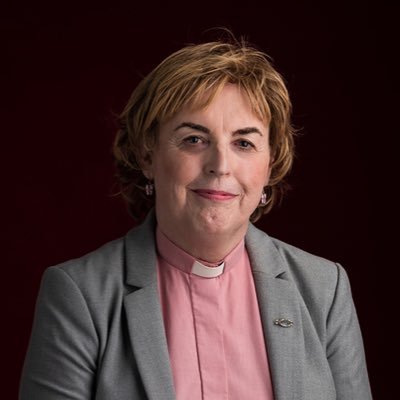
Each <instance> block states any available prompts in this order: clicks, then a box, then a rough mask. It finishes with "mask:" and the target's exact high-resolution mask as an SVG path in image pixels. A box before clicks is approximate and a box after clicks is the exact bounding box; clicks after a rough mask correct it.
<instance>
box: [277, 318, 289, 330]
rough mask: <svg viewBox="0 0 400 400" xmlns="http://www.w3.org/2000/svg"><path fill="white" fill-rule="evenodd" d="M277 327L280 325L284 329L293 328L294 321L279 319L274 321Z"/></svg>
mask: <svg viewBox="0 0 400 400" xmlns="http://www.w3.org/2000/svg"><path fill="white" fill-rule="evenodd" d="M274 324H275V325H279V326H281V327H282V328H291V327H292V326H293V321H291V320H290V319H287V318H278V319H276V320H275V321H274Z"/></svg>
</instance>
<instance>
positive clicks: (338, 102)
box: [0, 0, 397, 399]
mask: <svg viewBox="0 0 400 400" xmlns="http://www.w3.org/2000/svg"><path fill="white" fill-rule="evenodd" d="M277 3H278V2H276V1H274V2H270V1H267V0H264V1H262V2H251V1H249V2H245V3H244V4H240V5H237V6H234V5H232V4H230V3H229V2H227V1H225V2H217V1H214V2H210V3H205V2H200V3H199V2H197V3H192V2H187V3H184V4H182V5H180V6H178V5H176V4H175V5H171V4H168V3H167V2H154V1H152V2H147V3H146V2H144V3H143V2H142V3H141V4H140V5H139V4H138V3H135V2H134V1H131V2H126V3H125V4H123V3H118V2H113V3H112V4H110V5H108V6H105V5H100V4H93V5H85V4H80V5H79V6H78V5H77V6H73V5H72V3H70V2H69V3H67V4H65V5H63V4H62V3H60V2H52V3H50V2H49V3H48V4H44V3H37V2H31V3H30V4H23V3H16V4H15V5H14V6H11V5H9V6H7V7H4V6H3V10H2V12H1V14H0V15H1V16H0V18H1V26H0V27H1V39H0V40H1V68H2V71H1V95H2V96H1V97H2V104H1V120H0V121H1V125H0V126H1V143H2V146H1V148H2V151H1V154H2V156H1V162H2V167H1V171H2V180H1V183H2V196H1V198H2V207H1V210H2V213H3V216H2V221H3V223H2V230H1V231H2V233H3V237H2V245H3V246H4V249H3V250H2V253H3V254H4V257H3V262H2V277H3V279H2V284H1V290H0V292H1V295H2V297H4V299H2V304H3V306H5V307H4V311H3V313H2V329H1V335H2V341H1V343H2V347H3V350H2V354H3V357H2V359H3V362H2V364H3V369H4V371H3V372H2V378H3V379H2V381H3V384H2V393H1V394H0V396H1V397H2V398H7V399H16V398H17V387H18V380H19V376H20V369H21V365H22V362H23V358H24V354H25V351H26V346H27V343H28V338H29V334H30V328H31V323H32V317H33V310H34V302H35V298H36V295H37V290H38V286H39V282H40V277H41V275H42V272H43V270H44V269H45V268H46V267H48V266H50V265H53V264H56V263H59V262H61V261H64V260H66V259H69V258H72V257H77V256H79V255H82V254H83V253H85V252H88V251H89V250H92V249H94V248H95V247H97V246H99V245H101V244H102V243H104V242H106V241H108V240H111V239H113V238H116V237H118V236H120V235H123V234H124V233H125V232H126V231H127V230H128V229H129V228H130V227H131V226H133V221H131V220H130V218H129V217H128V215H127V213H126V211H125V209H124V205H123V204H122V202H121V201H120V200H118V199H115V198H113V197H112V194H113V193H114V192H115V191H116V187H115V185H114V184H115V181H114V178H113V173H114V170H113V163H112V158H111V152H110V147H111V143H112V140H113V137H114V133H115V122H114V120H115V119H114V115H115V114H116V113H119V112H120V111H121V110H122V107H123V105H124V104H125V102H126V101H127V99H128V97H129V95H130V93H131V91H132V89H133V88H134V87H135V85H136V84H137V82H138V81H139V80H140V77H141V76H143V75H144V74H146V73H147V72H149V71H150V69H151V68H152V67H154V66H155V65H156V64H157V63H159V62H160V61H161V60H162V59H163V58H164V57H165V56H167V55H168V54H169V53H171V52H172V51H174V50H177V49H178V48H180V47H181V46H182V45H184V44H185V43H188V42H198V41H199V40H207V39H210V38H212V37H213V36H212V34H210V33H205V34H204V32H205V31H206V30H207V29H208V28H211V27H215V26H226V27H229V28H231V29H232V30H233V31H234V33H235V34H236V35H237V36H239V35H242V34H244V35H246V36H247V37H248V39H249V40H250V41H251V42H253V43H255V44H256V45H257V46H258V47H259V48H261V49H263V50H264V51H266V52H267V53H268V54H270V55H271V56H272V57H273V59H274V61H275V65H276V66H277V68H278V70H280V71H281V72H282V74H283V75H284V76H285V78H286V81H287V84H288V87H289V90H290V92H291V96H292V100H293V103H294V123H295V125H296V127H298V128H301V132H302V136H301V137H300V138H299V140H298V141H297V143H298V146H297V158H296V162H295V166H294V171H293V173H292V175H291V179H290V182H291V183H292V186H293V190H292V191H291V192H290V193H289V195H288V196H287V198H286V200H285V201H284V203H283V204H282V206H281V207H279V208H277V209H276V210H274V211H273V213H272V214H270V215H269V216H267V217H266V218H264V220H263V221H262V222H261V223H260V224H259V226H260V227H262V229H264V230H265V231H266V232H268V233H269V234H270V235H272V236H276V237H278V238H280V239H281V240H284V241H287V242H289V243H291V244H293V245H296V246H299V247H301V248H303V249H305V250H307V251H309V252H312V253H315V254H318V255H321V256H324V257H326V258H329V259H332V260H335V261H339V262H340V263H342V264H343V265H344V266H345V268H346V270H347V271H348V274H349V276H350V280H351V283H352V288H353V295H354V300H355V303H356V306H357V310H358V313H359V318H360V323H361V327H362V330H363V335H364V341H365V347H366V355H367V360H368V366H369V372H370V379H371V385H372V388H373V392H374V395H375V399H387V398H391V397H390V395H391V394H393V393H396V392H395V391H394V384H395V382H396V376H395V375H394V367H390V359H391V358H392V353H393V350H392V349H393V348H395V347H397V345H396V342H394V340H395V338H396V336H397V333H396V331H395V329H394V328H393V324H394V323H395V317H396V316H395V314H394V318H392V319H391V318H390V314H389V313H387V310H388V308H389V306H390V304H391V303H392V304H393V300H392V299H390V298H389V295H388V293H390V288H391V285H390V282H391V281H393V279H394V278H393V277H394V274H395V267H396V265H395V255H396V247H395V244H394V235H393V234H392V233H391V227H392V226H394V223H393V221H394V207H393V205H394V202H393V201H392V200H391V199H392V195H393V193H394V192H395V189H396V184H397V177H396V176H395V170H394V161H393V158H392V157H391V154H392V152H393V150H394V142H392V138H393V134H392V132H393V131H394V130H395V129H396V128H397V125H396V123H395V122H394V121H393V120H394V118H393V116H396V113H395V112H396V110H395V108H394V99H395V92H394V89H393V88H392V76H391V72H390V69H391V62H390V60H389V55H390V54H391V52H392V48H391V43H390V41H391V40H393V35H394V32H395V29H394V28H393V25H392V23H391V19H390V15H391V12H390V10H386V9H385V8H384V6H380V7H379V8H376V7H374V5H373V4H371V3H369V4H368V3H366V2H361V1H355V2H349V3H344V2H343V3H341V2H340V1H339V2H338V1H336V2H320V1H314V2H312V1H296V2H293V3H291V2H279V4H277ZM392 119H393V120H392ZM392 287H394V285H393V286H392ZM4 355H5V361H4ZM396 368H397V366H396Z"/></svg>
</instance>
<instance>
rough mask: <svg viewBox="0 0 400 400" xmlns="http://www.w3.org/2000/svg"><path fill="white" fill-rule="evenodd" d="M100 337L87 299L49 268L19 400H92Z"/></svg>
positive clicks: (58, 271) (57, 270) (63, 275)
mask: <svg viewBox="0 0 400 400" xmlns="http://www.w3.org/2000/svg"><path fill="white" fill-rule="evenodd" d="M97 349H98V337H97V334H96V330H95V327H94V324H93V321H92V318H91V315H90V312H89V309H88V306H87V304H86V301H85V299H84V297H83V295H82V293H81V291H80V290H79V288H78V286H77V285H76V283H75V282H74V281H73V280H72V278H71V277H70V276H69V275H68V274H67V273H66V272H65V271H64V270H62V269H61V268H58V267H50V268H48V269H47V270H46V271H45V273H44V275H43V278H42V283H41V287H40V291H39V295H38V300H37V303H36V311H35V318H34V323H33V328H32V334H31V339H30V343H29V348H28V352H27V355H26V359H25V364H24V368H23V371H22V377H21V383H20V392H19V399H20V400H66V399H68V400H72V399H74V400H89V399H92V398H93V397H94V396H93V389H94V381H95V370H96V363H97Z"/></svg>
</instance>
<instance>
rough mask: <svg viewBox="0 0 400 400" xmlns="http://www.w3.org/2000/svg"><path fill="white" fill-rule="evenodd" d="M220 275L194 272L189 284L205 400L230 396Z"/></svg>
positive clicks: (223, 399) (223, 398)
mask: <svg viewBox="0 0 400 400" xmlns="http://www.w3.org/2000/svg"><path fill="white" fill-rule="evenodd" d="M220 284H221V279H220V277H217V278H203V277H199V276H195V275H191V278H190V286H191V295H192V307H193V316H194V325H195V334H196V342H197V352H198V360H199V370H200V377H201V384H202V393H203V399H204V400H213V399H218V400H220V399H222V400H225V399H226V400H227V399H228V384H227V373H226V361H225V352H224V341H223V330H222V316H221V306H220V290H219V286H220Z"/></svg>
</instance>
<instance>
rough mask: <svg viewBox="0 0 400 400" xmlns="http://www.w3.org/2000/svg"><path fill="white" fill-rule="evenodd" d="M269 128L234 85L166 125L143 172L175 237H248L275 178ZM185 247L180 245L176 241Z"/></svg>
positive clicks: (167, 230)
mask: <svg viewBox="0 0 400 400" xmlns="http://www.w3.org/2000/svg"><path fill="white" fill-rule="evenodd" d="M268 135H269V129H268V123H267V122H266V121H261V120H260V119H258V117H257V116H256V115H255V114H254V113H253V112H252V110H251V107H250V104H249V102H248V100H247V98H246V97H245V95H243V94H241V93H240V91H239V89H238V87H237V86H236V85H233V84H228V85H226V86H225V87H224V88H223V89H222V91H221V92H220V93H219V94H218V95H217V96H216V97H215V98H214V100H213V101H212V102H211V104H210V105H209V106H208V107H207V108H203V109H196V108H193V107H186V108H183V109H182V110H181V111H180V112H179V113H177V114H176V115H175V116H174V117H173V118H171V119H170V120H168V121H166V122H165V123H163V124H161V126H160V128H159V136H158V143H157V145H156V148H155V149H154V151H153V152H152V153H151V154H150V157H149V160H150V161H149V163H148V165H147V167H146V168H145V170H144V173H145V175H146V176H147V177H148V178H150V179H154V184H155V194H156V215H157V221H158V224H159V226H160V228H161V230H162V231H163V232H164V233H165V234H167V236H169V237H170V239H172V240H174V239H175V241H179V240H177V239H176V238H179V237H181V238H182V239H184V238H190V237H192V238H194V239H195V238H196V237H199V238H201V237H202V236H199V235H203V237H204V235H211V236H210V237H213V235H221V234H225V235H238V234H239V235H243V236H244V234H245V233H246V230H247V226H248V221H249V217H250V215H251V214H252V212H253V211H254V210H255V208H256V207H257V205H258V204H259V202H260V197H261V194H262V191H263V187H264V186H265V185H266V184H267V183H268V179H269V175H270V148H269V138H268ZM178 244H179V243H178Z"/></svg>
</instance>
